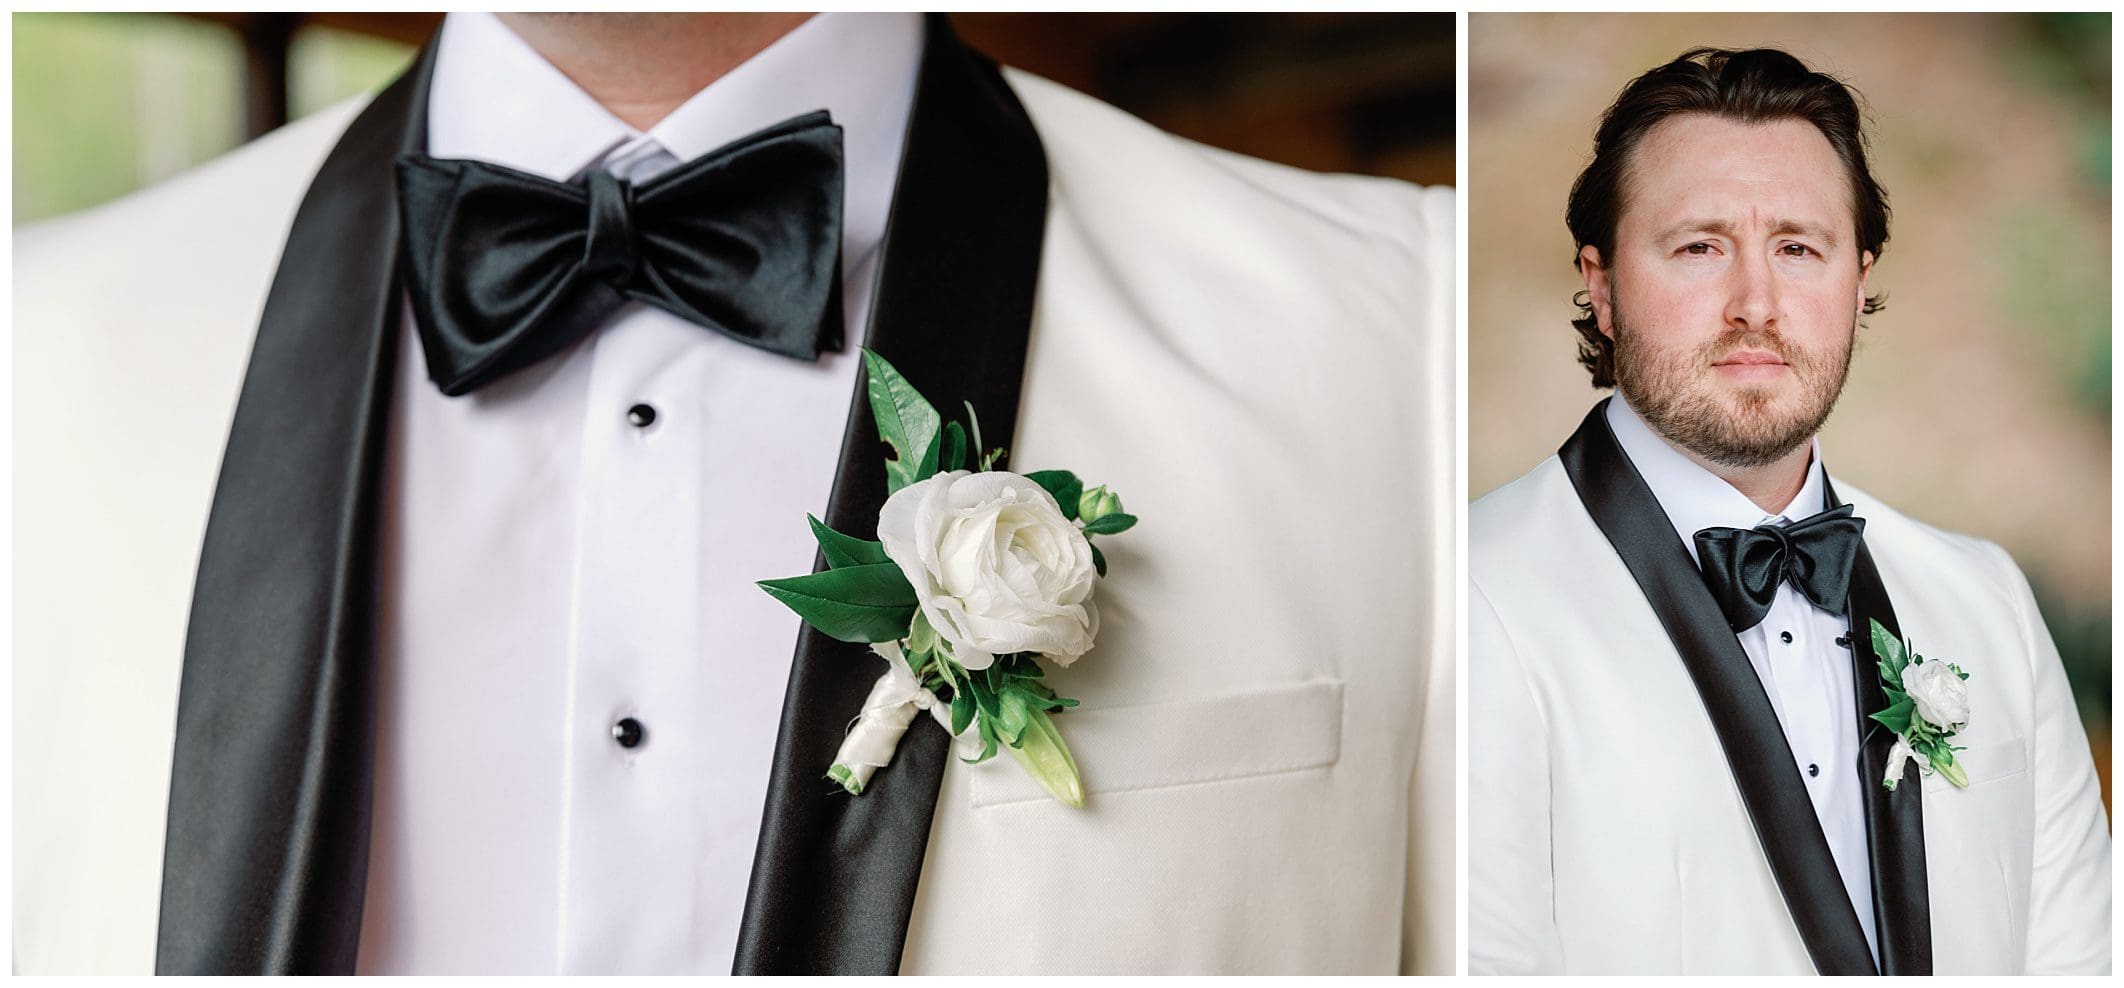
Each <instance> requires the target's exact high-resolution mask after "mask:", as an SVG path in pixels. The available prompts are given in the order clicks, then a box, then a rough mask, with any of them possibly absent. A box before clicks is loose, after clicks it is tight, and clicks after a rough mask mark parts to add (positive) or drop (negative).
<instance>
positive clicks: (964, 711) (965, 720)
mask: <svg viewBox="0 0 2124 988" xmlns="http://www.w3.org/2000/svg"><path fill="white" fill-rule="evenodd" d="M973 717H974V702H973V697H970V696H967V695H966V694H964V693H953V694H952V695H951V733H952V736H953V737H957V736H959V735H961V734H964V733H966V725H968V724H971V723H973Z"/></svg>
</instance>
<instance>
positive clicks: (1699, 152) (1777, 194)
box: [1620, 113, 1855, 235]
mask: <svg viewBox="0 0 2124 988" xmlns="http://www.w3.org/2000/svg"><path fill="white" fill-rule="evenodd" d="M1622 178H1623V183H1622V185H1623V193H1624V197H1623V203H1624V206H1623V210H1622V215H1621V217H1620V220H1621V225H1625V226H1629V227H1632V228H1633V232H1634V233H1638V234H1647V233H1650V232H1652V230H1667V229H1669V228H1671V227H1673V226H1675V225H1676V224H1682V223H1685V222H1688V221H1691V220H1697V221H1703V222H1711V221H1723V222H1725V223H1727V224H1733V223H1742V222H1745V223H1747V224H1748V225H1749V226H1751V227H1759V226H1771V227H1777V228H1786V229H1790V228H1819V229H1821V230H1824V231H1829V232H1830V233H1831V235H1835V232H1836V231H1849V230H1851V229H1853V224H1854V222H1855V221H1854V217H1853V216H1852V207H1853V196H1852V189H1851V179H1850V175H1849V173H1848V172H1847V171H1846V169H1845V167H1844V163H1843V161H1842V160H1841V159H1840V158H1838V157H1837V154H1836V150H1835V149H1834V148H1833V147H1831V146H1830V144H1829V139H1828V138H1827V137H1824V136H1823V135H1822V132H1821V131H1820V130H1819V129H1817V128H1816V127H1815V126H1814V125H1813V124H1811V123H1809V122H1807V121H1806V120H1803V119H1800V118H1796V117H1785V118H1779V119H1776V120H1768V121H1761V122H1743V121H1740V120H1736V119H1733V118H1730V117H1723V116H1714V115H1711V114H1704V113H1689V114H1681V115H1678V116H1675V117H1672V118H1669V119H1667V120H1664V121H1661V122H1660V123H1659V124H1658V125H1657V126H1655V127H1654V128H1653V129H1652V131H1651V132H1650V133H1648V134H1646V135H1645V138H1644V139H1643V140H1642V141H1640V142H1639V143H1638V145H1637V147H1636V148H1635V149H1634V150H1633V152H1632V154H1631V155H1630V159H1629V161H1628V162H1627V167H1626V168H1625V169H1624V172H1623V176H1622Z"/></svg>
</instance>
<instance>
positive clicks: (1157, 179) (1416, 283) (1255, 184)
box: [1005, 69, 1455, 302]
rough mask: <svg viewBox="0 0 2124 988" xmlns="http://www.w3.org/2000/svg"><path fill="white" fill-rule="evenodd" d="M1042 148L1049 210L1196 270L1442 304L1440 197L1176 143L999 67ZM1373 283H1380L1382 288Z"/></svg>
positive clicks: (1449, 217) (1447, 259)
mask: <svg viewBox="0 0 2124 988" xmlns="http://www.w3.org/2000/svg"><path fill="white" fill-rule="evenodd" d="M1005 76H1006V78H1007V79H1008V80H1009V82H1010V85H1011V88H1012V89H1013V90H1014V91H1015V92H1016V93H1017V95H1018V97H1019V100H1020V102H1022V103H1023V104H1024V106H1025V109H1026V112H1027V114H1028V115H1029V116H1030V117H1031V118H1032V121H1033V125H1034V127H1035V128H1036V129H1037V130H1038V131H1039V134H1040V140H1041V144H1042V145H1043V147H1044V148H1045V150H1046V152H1047V160H1048V169H1049V175H1050V180H1051V182H1052V193H1053V197H1054V202H1053V203H1052V204H1051V210H1052V211H1054V212H1057V213H1061V214H1064V216H1065V217H1066V218H1067V219H1069V220H1072V221H1083V222H1086V223H1088V224H1090V225H1092V226H1094V227H1097V228H1100V229H1105V228H1125V231H1126V232H1127V233H1128V234H1129V235H1131V236H1134V237H1136V238H1140V239H1141V240H1142V241H1144V244H1145V248H1146V250H1149V249H1152V248H1153V247H1155V246H1158V245H1166V246H1170V245H1174V244H1184V245H1186V246H1189V247H1192V248H1195V249H1193V250H1190V251H1186V252H1182V253H1179V254H1177V255H1176V256H1178V257H1181V258H1184V259H1186V263H1190V264H1191V265H1193V266H1198V267H1202V268H1205V269H1216V268H1223V269H1227V270H1229V269H1231V268H1233V267H1238V266H1250V267H1251V268H1253V273H1254V274H1257V275H1259V274H1265V273H1268V272H1269V271H1280V272H1281V273H1283V274H1285V275H1287V276H1289V280H1291V281H1294V282H1298V281H1303V280H1305V279H1304V278H1303V277H1302V276H1306V275H1313V276H1318V280H1316V281H1315V282H1314V283H1316V284H1317V283H1320V282H1326V283H1330V284H1332V283H1359V282H1363V281H1367V280H1371V281H1373V283H1374V284H1375V285H1376V286H1378V287H1379V289H1381V290H1384V289H1385V288H1387V287H1393V288H1399V289H1402V290H1405V291H1409V292H1412V293H1422V294H1424V295H1426V296H1430V297H1431V298H1432V299H1433V300H1437V301H1447V302H1449V301H1450V294H1449V293H1448V292H1446V291H1445V289H1446V288H1447V286H1448V285H1449V282H1450V279H1451V277H1452V274H1453V257H1454V247H1455V240H1454V193H1453V190H1452V189H1451V188H1447V187H1419V186H1415V185H1411V184H1409V183H1407V182H1402V181H1398V180H1395V179H1388V178H1378V177H1372V176H1362V175H1333V174H1321V173H1316V172H1309V171H1305V170H1303V169H1299V168H1292V167H1289V166H1286V165H1280V164H1275V163H1272V162H1267V161H1261V160H1259V159H1255V158H1249V157H1246V156H1245V155H1240V154H1235V153H1232V152H1229V151H1225V150H1221V149H1218V148H1213V147H1209V146H1207V145H1204V144H1199V143H1196V142H1194V141H1190V140H1187V139H1185V138H1181V137H1176V136H1174V135H1172V134H1168V133H1166V132H1164V131H1161V130H1159V129H1157V128H1156V127H1153V126H1151V125H1150V124H1148V123H1145V122H1144V121H1142V120H1140V119H1137V118H1136V117H1133V116H1130V115H1129V114H1128V113H1126V112H1123V111H1121V110H1119V109H1116V108H1114V107H1112V106H1109V105H1107V104H1105V103H1102V102H1100V101H1099V100H1096V99H1093V98H1092V97H1090V96H1086V95H1084V94H1082V93H1079V92H1076V91H1074V90H1071V89H1069V88H1067V87H1065V86H1062V85H1060V84H1057V83H1054V82H1051V81H1049V80H1046V79H1042V78H1040V77H1038V76H1034V75H1031V74H1028V73H1025V72H1021V71H1017V70H1014V69H1006V70H1005ZM1380 279H1391V281H1385V280H1380Z"/></svg>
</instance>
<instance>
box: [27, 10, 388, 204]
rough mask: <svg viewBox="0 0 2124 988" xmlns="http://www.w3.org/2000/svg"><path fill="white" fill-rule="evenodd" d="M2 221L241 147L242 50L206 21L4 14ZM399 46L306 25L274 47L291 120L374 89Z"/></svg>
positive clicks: (139, 182) (85, 200)
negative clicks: (6, 98) (7, 78)
mask: <svg viewBox="0 0 2124 988" xmlns="http://www.w3.org/2000/svg"><path fill="white" fill-rule="evenodd" d="M13 27H14V59H15V71H14V91H15V105H14V111H15V133H14V137H15V153H14V165H15V179H14V194H15V205H14V216H13V222H14V223H16V224H18V225H19V224H22V223H27V222H30V221H33V220H38V219H43V218H45V217H48V216H57V215H59V214H61V213H69V212H73V211H74V210H77V209H82V208H85V207H88V206H94V205H98V204H101V203H104V202H107V201H109V200H111V199H115V198H117V197H118V196H121V195H124V194H125V193H127V192H131V191H133V190H134V189H138V188H141V187H143V186H147V185H151V184H154V183H155V182H158V181H160V180H162V179H165V178H168V177H170V176H171V175H174V174H176V173H178V172H180V171H183V170H184V169H186V168H189V167H191V166H193V165H196V164H198V163H200V162H203V161H205V160H207V159H208V158H211V157H213V156H215V155H217V154H220V153H222V152H224V151H227V150H229V149H230V148H233V147H235V146H236V145H238V144H241V143H243V142H244V140H245V137H246V133H245V119H244V99H243V87H244V69H245V61H244V45H243V40H242V38H241V36H240V35H239V34H238V33H237V31H236V30H235V29H233V28H231V27H229V26H227V25H224V24H221V23H217V22H215V21H213V20H211V19H207V18H195V17H180V16H174V15H168V14H149V15H142V14H16V15H14V16H13ZM412 54H413V50H412V49H411V48H409V47H407V46H405V45H402V44H396V43H393V42H389V41H384V40H381V39H378V38H374V37H371V36H368V35H363V34H357V33H353V32H349V31H342V30H336V29H333V28H330V27H322V26H309V27H304V28H302V29H301V30H299V31H296V32H295V34H294V36H293V39H292V43H291V44H290V46H289V51H288V103H289V111H290V113H291V114H293V115H294V116H301V115H302V114H305V113H308V112H310V111H312V110H316V109H320V108H323V107H325V106H329V105H331V104H332V103H336V102H338V101H339V100H342V99H345V98H347V97H349V96H353V95H355V94H357V93H362V92H367V91H369V90H371V89H374V88H377V87H379V86H381V85H383V84H384V83H385V82H388V81H390V79H391V78H392V77H393V76H394V75H396V74H397V73H398V71H399V69H401V68H403V67H404V66H405V64H406V62H407V61H408V60H410V59H411V57H412Z"/></svg>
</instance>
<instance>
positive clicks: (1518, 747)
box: [1468, 581, 1563, 974]
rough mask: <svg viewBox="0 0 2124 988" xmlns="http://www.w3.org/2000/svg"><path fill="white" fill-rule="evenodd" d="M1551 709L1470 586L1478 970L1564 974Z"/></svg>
mask: <svg viewBox="0 0 2124 988" xmlns="http://www.w3.org/2000/svg"><path fill="white" fill-rule="evenodd" d="M1549 827H1550V821H1549V748H1548V731H1547V728H1546V725H1545V721H1544V717H1543V713H1542V708H1541V706H1540V704H1539V703H1538V702H1537V701H1536V699H1535V697H1534V691H1533V689H1532V688H1531V687H1530V686H1529V684H1528V682H1527V677H1526V671H1525V669H1524V667H1523V666H1522V665H1521V664H1520V658H1519V654H1518V652H1517V650H1516V649H1515V648H1514V647H1513V645H1512V640H1511V636H1510V634H1509V633H1508V632H1507V631H1506V630H1505V625H1504V622H1503V621H1502V620H1501V619H1500V618H1499V617H1498V614H1497V611H1496V610H1495V608H1494V607H1492V605H1491V603H1490V601H1489V599H1488V598H1487V597H1486V596H1484V595H1483V592H1482V589H1481V587H1480V586H1479V585H1477V584H1475V583H1474V582H1472V581H1470V583H1469V585H1468V973H1469V974H1561V973H1563V944H1562V940H1561V938H1560V936H1559V935H1558V933H1557V929H1556V918H1555V916H1556V913H1555V876H1554V873H1553V871H1552V870H1551V851H1550V843H1549Z"/></svg>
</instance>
